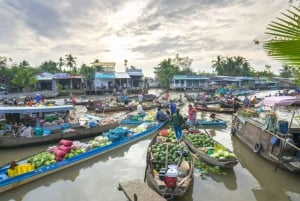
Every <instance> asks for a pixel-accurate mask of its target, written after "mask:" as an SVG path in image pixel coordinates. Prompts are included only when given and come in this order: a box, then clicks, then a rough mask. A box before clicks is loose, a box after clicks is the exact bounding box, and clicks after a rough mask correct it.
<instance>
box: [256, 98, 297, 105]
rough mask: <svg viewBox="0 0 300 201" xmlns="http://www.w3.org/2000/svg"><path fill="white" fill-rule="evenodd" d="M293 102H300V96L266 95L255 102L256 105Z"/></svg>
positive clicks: (288, 103)
mask: <svg viewBox="0 0 300 201" xmlns="http://www.w3.org/2000/svg"><path fill="white" fill-rule="evenodd" d="M292 104H300V98H298V97H295V96H270V97H265V98H264V99H263V100H261V101H260V102H259V103H257V104H255V107H260V106H269V107H272V106H287V105H292Z"/></svg>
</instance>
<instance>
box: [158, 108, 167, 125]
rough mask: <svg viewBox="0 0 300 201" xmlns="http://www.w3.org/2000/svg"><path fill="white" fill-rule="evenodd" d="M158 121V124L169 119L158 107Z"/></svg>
mask: <svg viewBox="0 0 300 201" xmlns="http://www.w3.org/2000/svg"><path fill="white" fill-rule="evenodd" d="M156 120H157V121H158V122H163V121H166V120H167V117H166V115H165V113H164V112H163V111H161V108H160V107H158V108H157V112H156Z"/></svg>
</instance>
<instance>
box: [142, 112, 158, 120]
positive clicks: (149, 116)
mask: <svg viewBox="0 0 300 201" xmlns="http://www.w3.org/2000/svg"><path fill="white" fill-rule="evenodd" d="M155 120H156V118H155V114H154V112H147V114H146V116H145V117H144V121H147V122H154V121H155Z"/></svg>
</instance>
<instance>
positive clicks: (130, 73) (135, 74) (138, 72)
mask: <svg viewBox="0 0 300 201" xmlns="http://www.w3.org/2000/svg"><path fill="white" fill-rule="evenodd" d="M127 73H128V74H129V76H141V77H143V76H144V73H143V72H141V71H134V72H127Z"/></svg>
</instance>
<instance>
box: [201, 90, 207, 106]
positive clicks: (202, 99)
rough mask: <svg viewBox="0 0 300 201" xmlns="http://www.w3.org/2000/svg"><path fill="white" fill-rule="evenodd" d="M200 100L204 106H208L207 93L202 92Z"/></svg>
mask: <svg viewBox="0 0 300 201" xmlns="http://www.w3.org/2000/svg"><path fill="white" fill-rule="evenodd" d="M200 101H201V105H202V107H204V108H207V105H206V97H205V93H202V94H201V96H200Z"/></svg>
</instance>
